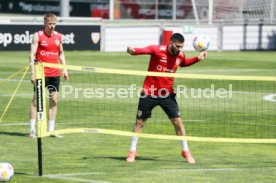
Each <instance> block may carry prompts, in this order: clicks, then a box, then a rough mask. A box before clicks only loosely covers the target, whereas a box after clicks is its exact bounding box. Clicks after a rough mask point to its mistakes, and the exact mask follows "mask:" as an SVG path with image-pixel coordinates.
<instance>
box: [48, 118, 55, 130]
mask: <svg viewBox="0 0 276 183" xmlns="http://www.w3.org/2000/svg"><path fill="white" fill-rule="evenodd" d="M54 129H55V121H54V120H49V121H48V132H52V131H54Z"/></svg>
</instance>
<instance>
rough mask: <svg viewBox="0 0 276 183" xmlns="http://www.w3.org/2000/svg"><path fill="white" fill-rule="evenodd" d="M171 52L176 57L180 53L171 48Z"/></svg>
mask: <svg viewBox="0 0 276 183" xmlns="http://www.w3.org/2000/svg"><path fill="white" fill-rule="evenodd" d="M171 52H172V54H173V55H178V54H179V53H180V50H176V49H175V48H174V47H171Z"/></svg>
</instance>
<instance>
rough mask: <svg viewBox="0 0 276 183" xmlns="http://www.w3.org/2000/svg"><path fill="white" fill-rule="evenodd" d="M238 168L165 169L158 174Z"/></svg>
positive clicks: (234, 169)
mask: <svg viewBox="0 0 276 183" xmlns="http://www.w3.org/2000/svg"><path fill="white" fill-rule="evenodd" d="M237 170H241V169H240V168H199V169H167V170H160V172H205V171H237Z"/></svg>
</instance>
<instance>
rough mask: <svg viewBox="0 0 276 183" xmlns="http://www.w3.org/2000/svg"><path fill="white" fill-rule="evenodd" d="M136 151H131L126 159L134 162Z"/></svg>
mask: <svg viewBox="0 0 276 183" xmlns="http://www.w3.org/2000/svg"><path fill="white" fill-rule="evenodd" d="M135 157H136V151H129V153H128V156H127V159H126V161H127V162H129V163H133V162H134V161H135Z"/></svg>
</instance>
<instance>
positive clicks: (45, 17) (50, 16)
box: [44, 13, 57, 22]
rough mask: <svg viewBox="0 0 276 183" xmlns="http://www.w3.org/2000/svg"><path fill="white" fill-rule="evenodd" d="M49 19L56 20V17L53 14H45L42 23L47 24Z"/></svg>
mask: <svg viewBox="0 0 276 183" xmlns="http://www.w3.org/2000/svg"><path fill="white" fill-rule="evenodd" d="M50 18H54V19H55V20H56V19H57V16H56V15H55V14H54V13H46V14H45V15H44V22H47V21H48V20H49V19H50Z"/></svg>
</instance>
